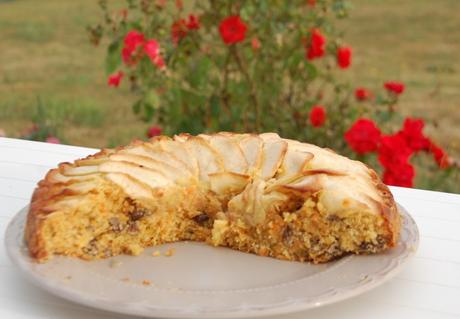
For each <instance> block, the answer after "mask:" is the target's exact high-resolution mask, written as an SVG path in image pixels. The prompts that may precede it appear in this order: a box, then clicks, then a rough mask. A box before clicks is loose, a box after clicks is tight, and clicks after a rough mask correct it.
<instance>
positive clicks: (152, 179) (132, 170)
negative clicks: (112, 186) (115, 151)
mask: <svg viewBox="0 0 460 319" xmlns="http://www.w3.org/2000/svg"><path fill="white" fill-rule="evenodd" d="M99 170H100V171H101V172H104V173H123V174H126V175H129V176H130V177H131V178H134V179H136V180H138V181H139V182H142V183H144V184H146V185H148V186H149V187H151V188H158V187H165V186H167V185H171V184H173V182H172V181H170V180H168V179H167V178H166V177H165V176H164V175H163V174H162V173H160V172H157V171H154V170H152V169H150V168H147V167H139V165H136V164H133V163H129V162H122V161H109V162H105V163H104V164H101V166H100V167H99Z"/></svg>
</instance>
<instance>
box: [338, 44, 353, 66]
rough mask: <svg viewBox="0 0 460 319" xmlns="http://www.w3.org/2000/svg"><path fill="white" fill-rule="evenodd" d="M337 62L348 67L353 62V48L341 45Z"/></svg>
mask: <svg viewBox="0 0 460 319" xmlns="http://www.w3.org/2000/svg"><path fill="white" fill-rule="evenodd" d="M337 64H338V65H339V67H340V68H342V69H346V68H348V67H349V66H350V64H351V48H349V47H341V48H338V49H337Z"/></svg>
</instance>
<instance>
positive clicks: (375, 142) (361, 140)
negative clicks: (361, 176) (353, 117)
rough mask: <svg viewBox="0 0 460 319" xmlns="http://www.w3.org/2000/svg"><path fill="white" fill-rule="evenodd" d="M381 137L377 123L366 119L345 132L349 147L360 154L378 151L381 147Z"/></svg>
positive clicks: (360, 120)
mask: <svg viewBox="0 0 460 319" xmlns="http://www.w3.org/2000/svg"><path fill="white" fill-rule="evenodd" d="M380 136H381V133H380V130H379V129H378V127H377V126H376V125H375V123H374V122H373V121H371V120H368V119H365V118H362V119H359V120H357V121H356V122H355V123H354V124H353V125H352V127H350V128H349V129H348V131H347V132H345V140H346V141H347V143H348V146H350V148H351V149H352V150H353V151H355V152H356V153H358V154H365V153H368V152H374V151H376V150H377V149H378V147H379V143H380Z"/></svg>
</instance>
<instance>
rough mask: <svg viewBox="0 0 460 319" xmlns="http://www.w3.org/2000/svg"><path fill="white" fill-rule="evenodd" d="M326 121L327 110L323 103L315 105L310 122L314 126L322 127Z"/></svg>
mask: <svg viewBox="0 0 460 319" xmlns="http://www.w3.org/2000/svg"><path fill="white" fill-rule="evenodd" d="M324 121H326V110H325V109H324V107H323V106H321V105H315V106H313V107H312V109H311V111H310V123H311V125H313V126H314V127H320V126H322V125H323V124H324Z"/></svg>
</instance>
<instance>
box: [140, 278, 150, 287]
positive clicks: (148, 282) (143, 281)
mask: <svg viewBox="0 0 460 319" xmlns="http://www.w3.org/2000/svg"><path fill="white" fill-rule="evenodd" d="M142 284H143V285H144V286H150V285H151V284H152V282H151V281H150V280H147V279H144V280H142Z"/></svg>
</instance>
